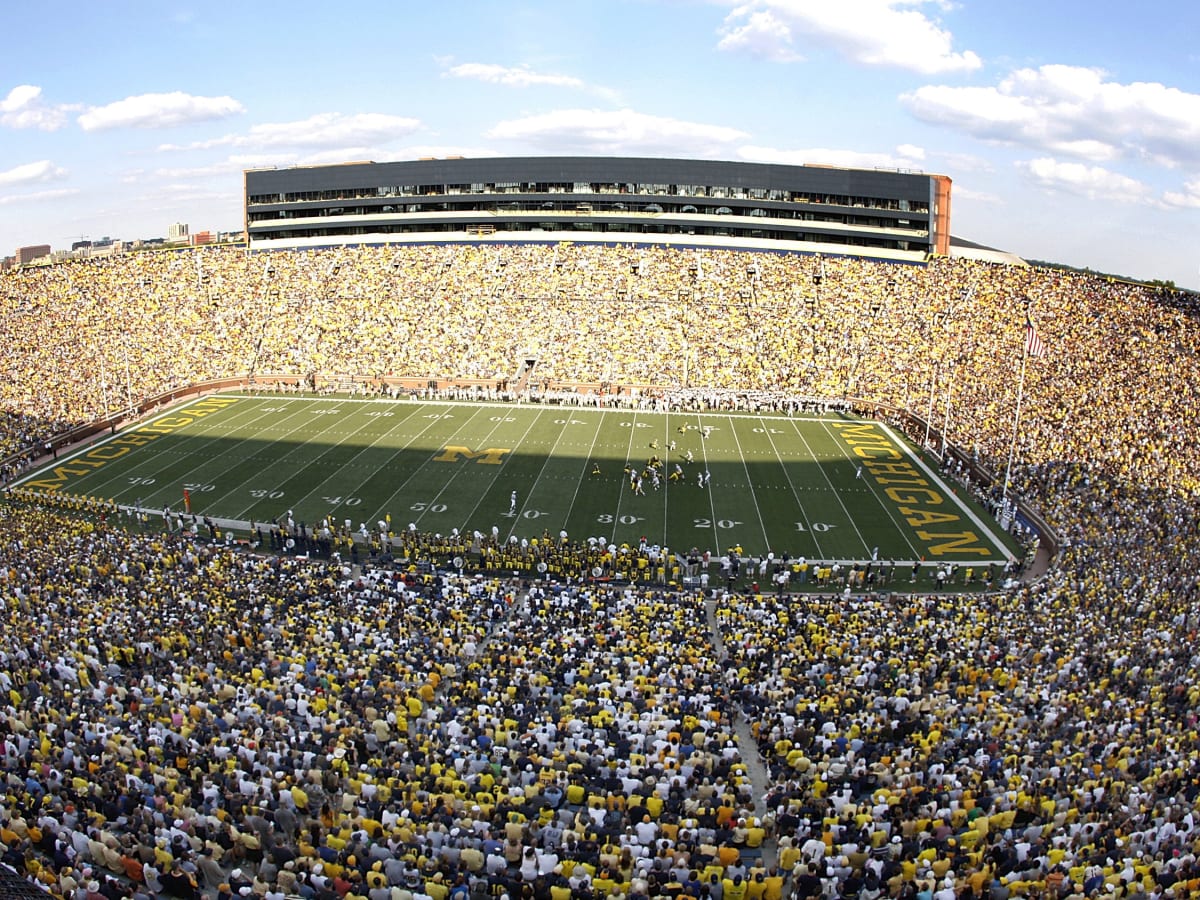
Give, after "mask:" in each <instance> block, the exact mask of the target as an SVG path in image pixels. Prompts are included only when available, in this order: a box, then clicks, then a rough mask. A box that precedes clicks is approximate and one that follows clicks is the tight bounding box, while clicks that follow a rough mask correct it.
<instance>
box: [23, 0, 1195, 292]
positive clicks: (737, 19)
mask: <svg viewBox="0 0 1200 900" xmlns="http://www.w3.org/2000/svg"><path fill="white" fill-rule="evenodd" d="M4 30H5V48H4V51H3V53H2V54H0V255H8V254H11V253H12V252H13V250H14V249H15V248H16V247H18V246H22V245H25V244H36V243H49V244H51V245H52V246H53V247H54V248H55V249H61V248H64V247H66V246H69V245H70V242H71V241H73V240H78V239H79V238H80V237H83V236H87V237H89V238H93V239H95V238H99V237H101V236H105V235H108V236H112V237H120V238H126V239H132V238H138V237H153V236H161V235H165V234H166V231H167V226H168V225H170V224H171V223H172V222H176V221H181V222H186V223H188V224H189V225H190V226H191V229H192V230H193V231H200V230H206V229H207V230H227V229H233V228H237V227H240V224H241V196H242V176H241V172H242V170H243V169H244V168H246V167H252V166H266V165H292V164H297V163H301V164H303V163H322V162H339V161H345V160H358V159H374V160H379V161H385V160H400V159H412V158H415V157H418V156H448V155H455V154H457V155H465V156H485V155H487V156H496V155H505V156H507V155H515V156H519V155H546V154H580V155H641V156H683V157H704V158H714V159H732V160H746V161H765V162H787V163H825V164H834V165H852V166H881V167H888V168H903V169H914V170H921V171H926V172H937V173H943V174H947V175H950V176H951V177H952V178H953V180H954V206H953V230H954V233H955V234H956V235H958V236H961V237H964V238H967V239H970V240H974V241H978V242H981V243H984V244H988V245H991V246H996V247H1000V248H1002V249H1005V250H1011V251H1013V252H1015V253H1018V254H1020V255H1022V256H1025V257H1027V258H1033V259H1044V260H1051V261H1057V262H1063V263H1068V264H1071V265H1077V266H1088V267H1091V268H1094V269H1098V270H1101V271H1107V272H1115V273H1118V274H1126V275H1131V276H1135V277H1141V278H1163V279H1169V280H1172V281H1175V282H1176V283H1177V284H1179V285H1181V286H1185V287H1192V288H1200V250H1198V248H1197V246H1196V243H1197V241H1196V235H1197V233H1200V228H1198V227H1197V226H1198V225H1200V42H1198V41H1197V37H1200V7H1198V6H1197V5H1196V4H1187V3H1182V2H1173V3H1169V2H1162V0H1143V2H1141V3H1139V4H1136V5H1133V4H1129V3H1127V2H1122V3H1117V2H1112V0H1090V2H1087V3H1084V2H1081V0H1050V2H1045V0H1043V2H1037V3H1034V2H1031V0H1005V2H999V0H987V2H970V0H963V2H938V0H740V2H739V0H604V2H601V0H557V2H519V0H491V2H459V3H442V4H427V3H409V2H402V0H392V2H353V0H345V2H341V3H328V2H325V3H308V2H304V0H296V2H291V3H279V2H272V0H262V2H258V3H251V4H218V3H211V2H209V3H205V4H198V3H192V2H190V0H178V2H169V3H162V2H156V3H149V2H121V0H115V2H112V3H108V4H98V3H87V4H83V3H78V4H77V3H65V4H58V5H54V6H52V7H46V6H40V7H39V6H37V5H36V4H19V5H17V6H16V7H10V8H7V9H5V16H4Z"/></svg>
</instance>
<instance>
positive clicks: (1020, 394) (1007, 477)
mask: <svg viewBox="0 0 1200 900" xmlns="http://www.w3.org/2000/svg"><path fill="white" fill-rule="evenodd" d="M1025 322H1026V326H1028V323H1029V298H1028V297H1026V298H1025ZM1028 362H1029V339H1028V335H1026V339H1025V340H1024V341H1022V342H1021V378H1020V381H1018V383H1017V411H1016V413H1015V414H1014V415H1013V428H1012V442H1011V443H1010V444H1009V447H1008V465H1007V466H1006V467H1005V469H1004V490H1003V491H1001V493H1000V502H1001V504H1002V506H1004V507H1007V506H1008V487H1009V485H1010V484H1011V483H1012V465H1013V457H1015V456H1016V455H1017V432H1018V429H1020V427H1021V402H1022V401H1023V400H1024V398H1025V367H1026V363H1028Z"/></svg>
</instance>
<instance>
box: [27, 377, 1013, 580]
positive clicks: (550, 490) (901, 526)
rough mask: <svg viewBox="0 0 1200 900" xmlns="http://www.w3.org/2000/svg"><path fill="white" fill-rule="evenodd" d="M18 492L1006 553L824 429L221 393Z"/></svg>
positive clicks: (675, 536)
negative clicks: (637, 482)
mask: <svg viewBox="0 0 1200 900" xmlns="http://www.w3.org/2000/svg"><path fill="white" fill-rule="evenodd" d="M672 445H673V448H672ZM688 453H690V454H691V461H690V462H689V461H688V458H687V454H688ZM652 456H658V457H659V458H660V459H661V460H663V466H662V475H661V476H660V484H659V486H658V487H657V489H656V488H655V486H654V484H653V479H652V477H649V476H648V477H646V478H645V479H644V480H643V483H642V491H643V493H642V494H638V493H636V492H635V491H634V490H633V489H632V487H631V483H630V478H629V476H628V475H627V474H626V466H627V465H631V466H633V467H634V469H635V470H636V471H638V472H641V471H643V470H645V469H646V466H647V462H648V460H649V459H650V457H652ZM676 466H679V468H680V469H681V470H682V472H683V476H682V478H681V479H680V480H678V481H675V480H671V478H670V476H671V475H672V474H673V473H674V472H675V467H676ZM596 470H598V473H597V472H596ZM705 472H708V473H709V482H708V484H707V486H703V487H702V486H700V485H699V484H698V480H697V479H698V476H700V475H703V473H705ZM19 484H20V485H21V486H23V487H26V488H30V489H33V490H40V491H56V492H61V493H65V494H74V495H84V496H94V497H102V498H105V499H108V498H112V499H114V500H116V502H117V503H119V504H121V505H129V506H132V505H134V504H139V505H140V506H142V507H144V508H146V509H148V510H151V511H159V510H161V509H162V508H163V507H164V506H166V505H169V506H170V507H171V508H172V509H174V510H176V511H181V510H182V509H183V495H184V491H185V489H186V490H187V491H188V493H189V495H190V498H191V508H192V512H193V513H195V514H197V515H209V516H212V517H214V518H219V519H225V520H232V521H233V522H234V523H235V524H234V526H233V527H234V528H235V529H236V528H238V527H239V524H240V523H249V522H250V521H255V522H258V523H269V522H271V521H273V520H277V519H278V518H279V517H280V516H282V515H285V514H286V512H287V510H289V509H290V510H292V511H293V513H294V517H295V519H296V520H297V521H303V522H307V523H309V524H313V523H317V522H319V521H321V520H322V519H323V518H324V517H326V516H332V517H333V519H334V520H335V521H336V522H343V521H344V520H346V519H350V520H351V521H352V522H353V527H354V528H356V529H357V528H358V526H359V524H360V523H367V525H368V527H373V526H374V524H375V523H376V522H377V521H379V520H382V519H384V518H385V517H386V516H390V521H391V523H392V528H393V530H400V529H404V528H407V527H408V526H409V524H410V523H411V524H413V525H415V526H416V528H417V529H418V530H419V531H423V532H439V533H443V534H448V533H449V532H450V531H451V529H455V528H457V529H459V531H460V532H465V533H470V532H472V531H475V530H478V531H480V532H483V533H484V534H490V533H491V531H492V529H493V528H496V529H498V531H499V534H500V536H501V537H503V538H505V539H507V538H508V537H509V536H513V535H515V536H517V537H519V538H520V537H535V536H541V535H542V534H543V533H545V532H549V533H550V534H552V535H558V533H559V532H561V531H566V532H567V533H568V535H570V536H571V537H572V538H575V539H586V538H588V537H598V538H604V539H606V540H611V541H612V542H614V543H617V544H621V543H626V542H628V543H636V542H638V541H639V540H640V539H641V538H643V537H645V538H646V539H647V540H648V541H649V542H650V543H657V544H660V545H662V546H666V547H670V548H672V549H677V550H687V549H689V548H692V547H695V548H698V549H699V550H701V551H704V550H711V551H713V553H722V552H724V551H726V550H728V549H729V548H731V547H734V546H741V547H742V548H743V551H744V553H745V555H748V556H749V555H760V554H765V553H766V552H768V551H773V552H775V553H776V555H780V554H782V553H783V552H785V551H786V552H788V553H790V554H791V555H792V556H806V557H808V558H809V559H820V560H864V559H869V558H871V556H872V554H873V553H876V554H877V555H878V558H880V559H895V560H897V561H911V560H916V559H925V560H927V561H928V562H955V563H959V564H965V565H972V564H974V565H979V564H987V563H997V564H1003V563H1004V562H1006V561H1007V560H1008V559H1010V558H1011V557H1012V554H1013V547H1014V545H1013V543H1012V542H1011V540H1010V539H1008V538H1007V536H1006V535H1005V534H1004V533H1003V532H1002V531H999V530H998V529H997V527H996V525H995V523H994V522H993V521H992V520H991V519H990V517H988V516H986V514H983V513H981V512H980V511H979V510H978V509H977V508H976V507H975V506H973V505H972V504H969V503H966V502H964V501H963V499H962V498H960V497H959V496H958V493H956V491H955V490H954V488H953V487H951V486H950V485H947V484H946V483H944V482H943V481H942V480H941V479H940V478H939V477H938V475H937V472H936V470H934V469H932V468H930V467H929V466H928V465H927V464H926V463H925V462H923V461H922V460H921V458H920V457H919V456H918V455H917V454H916V453H915V452H914V451H913V450H912V448H911V447H909V446H908V444H907V443H905V442H904V441H903V439H902V438H901V437H900V436H899V435H897V434H895V433H894V432H892V431H891V429H889V428H888V427H887V426H885V425H883V424H882V423H879V422H874V421H859V420H853V419H849V418H846V417H842V416H825V417H811V416H806V417H801V416H796V417H784V416H773V415H771V416H768V415H761V416H760V415H750V414H725V413H721V414H715V413H713V414H666V413H648V412H640V411H627V410H603V411H601V410H595V409H580V408H575V407H560V406H538V405H534V406H523V405H513V404H482V403H472V404H466V403H463V404H455V403H442V402H432V401H412V400H399V401H391V400H352V399H346V398H339V397H322V398H318V397H309V396H297V395H270V396H247V395H240V394H220V395H214V396H210V397H205V398H202V399H200V400H194V401H191V402H188V403H186V404H183V405H181V406H178V407H175V408H173V409H171V410H169V411H167V412H165V413H163V414H161V415H159V416H157V417H155V418H153V419H149V420H146V421H145V422H142V423H138V424H135V425H131V426H129V427H128V428H126V429H125V430H123V431H119V432H117V433H116V434H114V435H110V436H109V437H107V438H106V439H105V440H104V441H102V442H100V443H96V444H91V445H89V446H87V447H85V448H83V449H81V450H79V451H77V452H75V453H73V454H72V455H70V456H64V457H62V458H60V459H58V460H56V461H55V462H53V463H52V464H50V465H48V466H45V467H43V468H42V469H40V470H38V471H36V472H34V473H32V474H30V475H28V476H26V477H24V478H23V479H21V481H20V482H19ZM514 492H515V494H516V507H515V509H513V508H512V507H511V498H512V495H513V494H514Z"/></svg>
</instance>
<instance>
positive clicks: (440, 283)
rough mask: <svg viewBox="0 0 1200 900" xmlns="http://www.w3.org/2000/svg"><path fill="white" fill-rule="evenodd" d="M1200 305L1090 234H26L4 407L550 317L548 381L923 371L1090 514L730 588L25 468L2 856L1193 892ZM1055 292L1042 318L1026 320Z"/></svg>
mask: <svg viewBox="0 0 1200 900" xmlns="http://www.w3.org/2000/svg"><path fill="white" fill-rule="evenodd" d="M818 273H820V277H819V278H817V277H814V276H816V275H817V274H818ZM1197 311H1198V307H1197V305H1196V303H1195V300H1194V298H1189V297H1187V296H1183V295H1179V294H1177V293H1175V292H1164V291H1160V290H1158V289H1156V288H1153V287H1148V286H1141V285H1131V284H1125V283H1121V282H1116V281H1112V280H1109V279H1105V278H1102V277H1098V276H1095V275H1090V274H1076V273H1062V272H1055V271H1048V270H1044V269H1034V268H1028V269H1027V268H1018V267H994V266H990V265H984V264H980V263H971V262H965V261H948V260H941V261H936V262H933V263H931V264H930V265H928V266H924V267H918V266H892V265H882V264H877V263H871V262H864V261H859V260H852V259H828V260H825V261H824V263H823V264H821V265H820V266H819V268H818V266H817V265H816V263H815V262H814V261H813V260H812V259H810V258H805V257H792V256H782V255H780V256H766V255H749V254H738V253H733V252H718V251H683V250H668V249H661V250H642V249H632V248H626V249H614V248H588V247H569V248H568V247H559V248H554V247H512V248H494V247H482V246H473V247H435V248H419V247H412V248H374V249H372V248H360V249H356V250H353V251H348V250H343V251H320V252H317V251H313V252H303V253H288V254H270V255H267V254H245V253H241V252H237V251H229V250H221V251H212V252H200V253H196V254H155V255H141V256H134V257H127V258H116V259H113V260H109V261H104V262H99V263H88V264H72V265H67V266H56V267H51V268H47V269H39V270H26V271H21V272H17V273H13V274H8V275H5V276H4V277H3V278H0V323H2V327H3V328H4V329H5V337H6V338H7V340H6V341H5V342H4V343H3V345H0V346H2V347H3V349H0V353H2V354H3V362H4V363H5V366H6V370H7V371H8V372H9V373H10V374H11V375H12V377H10V378H9V379H7V380H6V381H5V382H4V383H3V384H2V385H0V407H2V408H3V409H4V410H5V420H4V423H3V424H4V426H5V429H6V430H5V434H4V437H3V440H4V448H5V449H6V450H12V451H16V450H22V449H24V450H27V451H36V449H37V448H38V447H40V446H42V444H43V443H44V441H45V440H46V439H47V437H48V436H49V435H50V433H52V432H54V431H56V430H58V429H59V428H60V427H61V426H62V425H63V424H65V423H74V422H80V421H84V420H87V419H89V418H92V417H95V416H97V415H99V414H101V413H102V412H103V411H105V410H112V409H116V408H118V407H120V406H121V405H122V404H125V403H129V402H130V401H131V400H136V399H138V398H140V397H142V396H149V395H153V394H155V393H157V392H159V391H162V390H165V389H169V388H175V387H180V386H182V385H184V384H186V383H189V382H191V381H195V380H197V379H200V378H205V377H215V376H219V375H225V374H228V373H231V372H245V371H250V370H255V371H259V372H282V373H287V374H295V375H297V376H301V377H302V376H304V375H305V374H307V373H309V372H312V371H316V372H322V373H350V374H366V375H372V376H384V375H393V376H410V377H438V378H447V377H477V378H482V379H489V380H501V379H507V378H509V377H511V376H512V375H513V373H514V372H515V370H516V367H517V366H518V364H519V360H520V359H521V358H522V357H523V356H527V355H528V354H531V353H532V354H534V355H536V356H537V357H538V368H537V372H538V375H539V377H544V378H545V379H546V382H547V385H546V387H547V388H548V389H555V390H561V389H562V386H563V385H566V384H569V383H574V382H587V383H598V382H616V383H621V384H625V385H647V386H660V387H662V388H665V389H668V390H665V391H662V392H657V394H661V396H662V398H663V399H664V400H668V399H669V401H670V402H679V403H710V402H732V401H730V400H729V397H730V396H731V392H732V396H733V397H737V398H740V399H738V400H737V401H736V402H742V403H773V402H775V400H774V399H773V398H778V397H780V396H788V397H819V398H827V399H828V400H830V401H831V402H841V401H843V400H845V399H846V398H847V397H858V396H861V397H866V398H869V399H871V400H877V401H883V402H890V403H892V404H895V405H896V406H898V407H904V406H907V407H909V408H912V409H915V410H917V411H918V412H920V413H921V414H922V415H926V414H928V413H929V412H932V413H933V415H934V417H935V418H936V419H937V420H938V421H941V420H942V418H943V417H944V419H945V421H948V422H949V423H950V425H949V436H950V439H951V440H952V441H954V442H956V443H958V444H960V445H961V446H963V447H969V448H970V452H971V454H972V455H974V456H977V457H978V458H979V459H980V460H981V461H983V462H984V463H986V464H988V465H989V466H990V467H991V468H993V469H994V470H996V471H1003V470H1004V468H1005V465H1006V461H1007V459H1008V456H1009V454H1010V451H1011V450H1015V452H1013V454H1012V455H1013V458H1014V459H1015V461H1016V465H1015V466H1014V468H1013V473H1012V474H1013V487H1014V489H1015V490H1016V491H1017V492H1018V493H1019V494H1020V495H1021V496H1023V497H1024V498H1026V499H1028V500H1029V501H1030V502H1032V503H1033V504H1034V505H1035V506H1037V507H1039V508H1040V509H1041V510H1042V511H1043V513H1044V515H1045V517H1046V518H1047V519H1048V520H1049V521H1050V522H1051V524H1052V525H1053V526H1054V527H1055V529H1056V530H1057V531H1058V532H1059V533H1060V534H1062V535H1063V536H1064V538H1065V539H1066V546H1065V548H1064V549H1063V551H1062V553H1061V555H1060V557H1059V558H1058V559H1057V560H1056V561H1055V564H1054V566H1053V567H1052V569H1051V571H1050V572H1049V573H1048V574H1047V575H1046V576H1045V577H1043V578H1042V579H1040V580H1039V581H1037V582H1035V583H1030V584H1023V585H1021V586H1019V587H1017V588H1014V589H1011V590H1007V591H1004V592H1001V593H990V594H986V595H983V596H980V595H974V594H973V595H970V596H964V597H961V598H957V597H947V596H938V597H930V596H924V595H920V594H918V595H901V594H899V593H891V594H886V595H885V594H875V593H871V592H855V593H853V594H852V596H850V597H848V598H846V597H843V596H841V595H840V594H838V595H830V596H824V597H820V596H816V597H814V596H811V595H801V596H796V597H793V598H784V599H783V600H780V599H778V598H777V597H775V596H774V595H772V594H770V593H764V594H758V593H753V592H750V593H736V594H731V593H728V592H724V591H717V592H716V594H715V595H714V596H712V597H711V598H710V597H707V596H705V595H701V594H700V593H699V592H698V591H694V590H681V591H667V590H665V589H664V588H658V587H656V588H648V587H642V588H622V587H616V586H607V585H589V584H587V583H583V584H575V585H572V586H567V585H565V584H564V583H563V582H562V581H560V580H551V581H548V582H547V581H542V580H521V579H512V578H511V577H504V576H502V575H501V573H500V572H499V571H495V572H489V573H487V574H485V575H483V576H479V577H475V576H466V577H463V576H459V575H456V574H441V575H439V574H436V573H428V574H421V575H416V576H404V577H400V576H396V575H392V574H387V573H383V572H373V571H370V570H367V571H363V572H360V571H359V570H358V569H354V570H350V569H348V568H342V567H341V566H340V565H337V564H331V563H328V562H314V561H302V560H297V559H294V558H289V557H287V556H280V555H275V554H265V555H250V554H244V553H242V552H239V551H237V550H235V549H233V548H229V547H223V546H213V545H209V544H206V543H205V542H203V541H200V540H197V539H196V538H194V537H192V536H190V535H188V534H186V533H179V534H151V535H142V534H130V533H127V532H125V531H121V530H118V529H117V528H116V527H115V524H114V523H111V522H96V521H93V520H91V519H86V518H78V517H75V516H71V515H67V514H64V513H63V512H61V511H58V510H55V509H51V508H48V507H46V506H43V505H39V504H28V503H22V504H16V505H12V504H6V505H4V506H3V507H2V508H0V590H2V597H3V600H4V616H5V624H4V628H3V631H2V636H0V739H2V746H0V751H2V754H3V758H2V762H0V771H2V773H3V775H4V779H5V780H4V784H3V786H2V787H0V844H3V845H4V846H3V854H4V861H5V862H6V863H8V864H10V865H12V866H13V867H14V868H17V869H18V870H19V871H21V872H24V873H27V874H28V875H29V876H30V877H31V878H34V879H36V880H37V881H39V882H40V883H42V884H43V885H45V886H46V887H47V888H48V889H49V890H50V891H51V893H53V894H55V895H57V896H61V897H63V898H67V900H101V898H102V897H107V898H108V900H117V898H118V897H121V896H130V895H132V896H135V897H138V898H139V900H144V898H149V897H156V896H160V895H171V896H179V897H192V896H196V895H198V894H199V893H201V892H202V893H204V894H206V895H207V896H209V897H221V898H222V900H225V898H229V900H232V898H233V897H235V896H238V897H240V896H254V897H258V898H265V900H282V898H284V897H288V896H301V897H304V898H319V900H336V898H338V897H344V896H352V897H354V898H358V897H365V898H367V900H404V898H406V897H410V896H411V897H426V896H428V897H433V898H434V900H444V898H446V897H461V896H472V895H491V896H500V895H503V894H507V895H508V896H509V897H510V898H515V897H523V896H532V897H539V898H540V897H554V898H565V897H571V896H576V897H591V896H601V897H608V896H623V897H628V898H635V897H656V896H668V897H676V896H710V897H711V896H716V897H718V898H730V900H742V898H746V897H749V898H753V900H758V898H765V900H774V898H777V897H780V896H784V895H788V896H794V897H816V896H826V897H848V898H851V897H852V898H863V900H874V898H877V897H880V896H885V895H886V896H905V897H920V898H922V900H927V898H931V897H936V898H938V900H949V898H952V897H955V898H957V897H973V898H982V897H987V898H988V900H1007V898H1009V897H1018V896H1028V897H1040V898H1050V900H1062V898H1071V900H1078V898H1083V897H1096V896H1099V897H1108V896H1113V897H1115V898H1122V900H1124V898H1135V900H1139V898H1142V897H1150V898H1160V897H1186V896H1193V895H1196V894H1197V893H1200V865H1198V864H1197V856H1196V854H1197V852H1198V851H1200V822H1198V821H1197V816H1198V814H1200V808H1198V807H1200V722H1198V721H1197V714H1196V709H1197V707H1198V705H1200V688H1198V687H1197V685H1198V684H1200V656H1197V655H1196V653H1195V650H1194V643H1195V636H1196V629H1197V626H1198V625H1200V607H1198V601H1200V576H1198V575H1197V573H1196V572H1195V567H1194V566H1193V565H1192V560H1193V559H1194V558H1195V555H1196V552H1197V550H1200V539H1198V538H1200V535H1198V527H1200V526H1198V525H1197V521H1198V519H1200V517H1198V516H1197V506H1198V505H1200V466H1198V464H1197V459H1200V453H1198V452H1197V451H1198V450H1200V447H1197V440H1198V439H1197V433H1198V432H1197V430H1196V429H1195V427H1194V423H1195V422H1196V421H1197V417H1198V413H1200V410H1198V409H1197V406H1198V405H1200V398H1198V396H1197V387H1196V385H1197V384H1200V377H1198V376H1200V372H1197V368H1198V367H1197V358H1196V347H1197V346H1200V340H1197V337H1198V336H1200V335H1198V331H1200V328H1198V326H1197ZM1027 315H1028V316H1029V318H1030V320H1031V321H1032V323H1033V324H1034V326H1035V327H1036V328H1037V330H1038V332H1039V334H1040V336H1041V337H1042V339H1043V340H1044V341H1045V342H1046V345H1047V347H1048V352H1047V354H1046V355H1045V356H1043V357H1038V358H1031V359H1024V360H1023V358H1022V357H1023V353H1022V348H1023V344H1024V341H1025V323H1026V316H1027ZM1023 362H1024V363H1025V370H1026V379H1025V384H1024V397H1023V413H1022V420H1021V428H1020V430H1019V432H1018V433H1017V438H1018V439H1017V443H1016V446H1015V448H1013V447H1012V445H1011V441H1012V438H1013V429H1012V421H1013V417H1014V412H1015V407H1016V402H1017V388H1018V379H1019V373H1020V370H1021V368H1022V363H1023ZM80 372H86V373H89V374H90V375H91V377H89V378H80V377H79V373H80ZM673 392H678V393H673ZM657 394H656V395H657ZM722 398H724V399H722ZM918 437H920V436H919V435H918ZM593 549H595V548H593Z"/></svg>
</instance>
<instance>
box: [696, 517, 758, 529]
mask: <svg viewBox="0 0 1200 900" xmlns="http://www.w3.org/2000/svg"><path fill="white" fill-rule="evenodd" d="M692 524H693V525H695V527H697V528H712V527H713V526H714V525H715V526H716V527H717V528H737V527H738V526H739V525H745V524H746V523H745V522H738V521H736V520H735V519H717V521H716V522H713V520H712V519H692Z"/></svg>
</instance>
